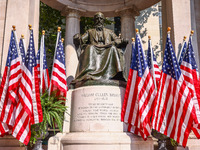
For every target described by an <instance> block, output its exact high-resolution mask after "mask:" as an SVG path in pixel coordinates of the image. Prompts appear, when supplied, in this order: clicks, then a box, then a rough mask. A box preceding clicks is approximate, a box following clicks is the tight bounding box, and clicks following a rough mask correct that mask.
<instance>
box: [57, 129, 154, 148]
mask: <svg viewBox="0 0 200 150" xmlns="http://www.w3.org/2000/svg"><path fill="white" fill-rule="evenodd" d="M61 143H62V147H63V150H153V140H152V139H148V140H147V141H144V140H143V139H142V138H141V137H137V136H133V135H132V134H130V133H123V132H80V133H77V132H75V133H69V134H66V135H65V136H64V137H63V138H62V139H61Z"/></svg>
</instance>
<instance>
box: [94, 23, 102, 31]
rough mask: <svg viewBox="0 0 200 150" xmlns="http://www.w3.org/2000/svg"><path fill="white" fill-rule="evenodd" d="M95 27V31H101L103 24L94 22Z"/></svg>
mask: <svg viewBox="0 0 200 150" xmlns="http://www.w3.org/2000/svg"><path fill="white" fill-rule="evenodd" d="M95 28H96V30H97V31H102V30H103V24H96V25H95Z"/></svg>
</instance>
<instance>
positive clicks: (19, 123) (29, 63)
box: [12, 29, 43, 145]
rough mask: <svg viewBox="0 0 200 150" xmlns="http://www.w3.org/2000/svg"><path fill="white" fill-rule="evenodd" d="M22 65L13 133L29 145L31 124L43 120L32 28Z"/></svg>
mask: <svg viewBox="0 0 200 150" xmlns="http://www.w3.org/2000/svg"><path fill="white" fill-rule="evenodd" d="M22 65H23V66H22V67H23V71H22V77H21V83H20V87H19V93H18V98H19V102H18V103H17V107H16V113H15V125H14V127H13V130H12V135H13V136H14V137H16V138H17V139H18V140H19V141H21V142H22V143H24V144H25V145H27V144H28V142H29V140H30V137H31V132H30V127H31V124H36V123H39V122H42V120H43V114H42V107H41V103H40V93H39V83H38V82H37V80H35V78H36V77H37V76H38V74H35V72H37V68H36V58H35V47H34V38H33V30H32V29H30V40H29V47H28V51H27V54H26V58H25V63H24V64H22Z"/></svg>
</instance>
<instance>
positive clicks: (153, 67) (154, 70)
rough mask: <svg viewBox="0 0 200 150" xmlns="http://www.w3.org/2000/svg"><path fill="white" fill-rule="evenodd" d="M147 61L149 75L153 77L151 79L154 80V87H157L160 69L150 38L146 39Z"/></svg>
mask: <svg viewBox="0 0 200 150" xmlns="http://www.w3.org/2000/svg"><path fill="white" fill-rule="evenodd" d="M147 63H148V67H149V70H150V73H151V76H152V77H153V79H155V80H156V87H158V85H159V81H160V74H161V73H160V69H159V67H158V63H157V61H156V57H155V55H154V52H153V48H152V45H151V39H150V38H149V41H148V51H147Z"/></svg>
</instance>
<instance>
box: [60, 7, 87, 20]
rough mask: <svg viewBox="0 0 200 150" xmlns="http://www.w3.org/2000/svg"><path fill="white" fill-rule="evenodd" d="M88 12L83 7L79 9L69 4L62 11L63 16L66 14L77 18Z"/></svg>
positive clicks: (68, 16)
mask: <svg viewBox="0 0 200 150" xmlns="http://www.w3.org/2000/svg"><path fill="white" fill-rule="evenodd" d="M84 12H86V11H85V10H82V9H78V8H72V7H69V6H66V7H65V8H64V9H63V10H62V11H61V14H62V15H63V16H66V17H67V18H77V19H80V17H81V16H83V15H82V14H83V13H84Z"/></svg>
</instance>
